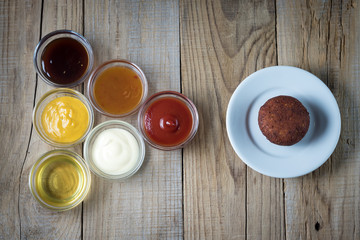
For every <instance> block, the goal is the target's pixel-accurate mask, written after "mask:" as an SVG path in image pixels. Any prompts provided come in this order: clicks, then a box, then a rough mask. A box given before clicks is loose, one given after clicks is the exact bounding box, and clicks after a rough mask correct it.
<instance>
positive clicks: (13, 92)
mask: <svg viewBox="0 0 360 240" xmlns="http://www.w3.org/2000/svg"><path fill="white" fill-rule="evenodd" d="M40 11H41V2H39V1H26V2H24V1H1V2H0V16H1V18H0V39H1V41H0V55H1V57H0V137H1V145H0V166H1V167H0V226H1V227H0V239H12V238H20V230H21V225H20V212H19V210H20V208H19V204H20V203H19V201H18V199H19V197H20V179H21V178H23V177H24V176H23V175H22V174H21V170H22V167H23V162H24V160H25V158H26V155H27V146H28V143H29V138H30V133H31V120H30V119H31V112H32V106H33V101H34V92H33V90H34V88H35V71H34V68H33V65H32V54H33V46H34V45H35V44H36V43H37V41H38V38H39V30H40V17H39V16H40ZM19 16H21V17H19ZM29 89H31V90H32V91H31V90H30V91H29Z"/></svg>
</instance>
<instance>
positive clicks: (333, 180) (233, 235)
mask: <svg viewBox="0 0 360 240" xmlns="http://www.w3.org/2000/svg"><path fill="white" fill-rule="evenodd" d="M56 29H72V30H74V31H76V32H79V33H81V34H83V35H84V36H85V37H86V38H87V39H88V40H89V42H90V43H91V45H92V47H93V50H94V54H95V66H97V65H99V64H100V63H102V62H104V61H106V60H110V59H116V58H124V59H128V60H130V61H132V62H135V63H136V64H138V65H139V66H140V67H141V68H142V69H143V71H144V72H145V74H146V76H147V78H148V81H149V94H153V93H155V92H158V91H161V90H175V91H180V92H182V93H184V94H185V95H187V96H188V97H189V98H190V99H192V100H193V102H194V103H195V104H196V106H197V107H198V111H199V115H200V125H199V130H198V133H197V135H196V137H195V138H194V140H193V141H192V143H191V144H190V145H189V146H187V147H185V148H184V149H183V150H176V151H171V152H163V151H159V150H155V149H153V148H151V147H149V146H147V149H146V159H145V163H144V164H143V166H142V168H141V169H140V171H139V172H138V173H137V174H136V175H135V176H133V177H132V178H130V179H128V180H126V181H125V182H108V181H105V180H103V179H100V178H98V177H96V176H94V175H92V186H91V191H90V193H89V195H88V197H87V198H86V200H85V201H84V202H83V203H82V204H81V205H80V206H78V207H76V208H74V209H72V210H70V211H66V212H52V211H50V210H47V209H45V208H43V207H41V206H40V205H39V204H38V203H37V202H35V200H34V198H33V197H32V196H31V194H30V191H29V187H28V175H29V171H30V168H31V166H32V165H33V164H34V162H35V161H36V159H37V158H38V157H39V156H40V155H41V154H43V153H45V152H46V151H48V150H51V149H53V148H52V147H50V146H48V145H47V144H45V143H44V142H42V141H41V140H40V138H39V137H38V135H37V134H36V132H35V130H34V128H33V126H32V122H31V115H32V109H33V106H34V104H35V102H36V101H37V100H38V99H39V98H40V97H41V96H42V95H43V94H44V93H45V92H46V91H48V90H50V89H52V87H50V86H48V85H46V84H45V83H44V82H43V81H42V80H41V79H40V78H39V77H38V76H37V75H36V74H35V70H34V66H33V60H32V57H33V51H34V48H35V46H36V44H37V43H38V42H39V40H40V38H41V37H42V36H44V35H46V34H47V33H49V32H51V31H53V30H56ZM0 37H1V41H0V54H1V64H0V137H1V145H0V173H1V174H0V194H1V195H0V196H1V198H0V239H17V238H22V239H182V238H185V239H332V238H333V239H360V148H359V146H360V145H359V142H360V137H359V130H360V123H359V122H360V121H359V119H360V107H359V103H360V94H359V89H360V3H359V1H356V0H355V1H347V0H344V1H320V0H319V1H314V0H309V1H287V0H276V1H250V0H249V1H220V0H214V1H205V0H199V1H197V0H196V1H193V0H180V1H176V0H169V1H166V0H163V1H160V0H159V1H137V0H134V1H132V0H126V1H92V0H84V1H82V0H68V1H64V0H59V1H45V0H44V1H40V0H26V1H22V0H15V1H12V0H5V1H0ZM273 65H291V66H297V67H300V68H303V69H305V70H308V71H310V72H312V73H313V74H315V75H316V76H318V77H319V78H320V79H322V80H323V81H324V83H326V85H327V86H328V87H329V88H330V90H331V91H332V93H333V94H334V96H335V98H336V100H337V102H338V105H339V108H340V111H341V119H342V131H341V136H340V140H339V143H338V145H337V147H336V149H335V151H334V153H333V154H332V156H331V157H330V159H329V160H328V161H327V162H326V163H325V164H324V165H323V166H321V167H320V168H319V169H317V170H316V171H314V172H312V173H310V174H307V175H306V176H303V177H298V178H294V179H276V178H270V177H267V176H263V175H261V174H259V173H257V172H255V171H253V170H252V169H251V168H249V167H247V166H246V165H245V164H244V163H243V162H242V161H241V159H239V157H237V155H236V154H235V152H234V151H233V149H232V147H231V145H230V142H229V140H228V137H227V133H226V125H225V113H226V109H227V105H228V102H229V99H230V97H231V94H232V93H233V91H234V90H235V88H236V87H237V86H238V84H239V83H240V82H241V81H242V80H243V79H244V78H245V77H247V76H248V75H250V74H251V73H253V72H254V71H256V70H259V69H262V68H264V67H267V66H273ZM85 87H86V83H85V84H84V85H81V86H78V87H76V88H75V89H77V90H79V91H82V92H84V88H85ZM95 118H96V122H95V124H98V123H100V122H103V121H106V120H108V119H109V118H107V117H104V116H101V115H100V114H99V113H96V117H95ZM124 120H126V121H129V122H130V123H132V124H134V125H137V124H136V116H131V117H127V118H125V119H124ZM71 150H73V151H76V152H78V153H81V152H82V146H81V145H79V146H76V147H75V148H71Z"/></svg>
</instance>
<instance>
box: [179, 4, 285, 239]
mask: <svg viewBox="0 0 360 240" xmlns="http://www.w3.org/2000/svg"><path fill="white" fill-rule="evenodd" d="M274 8H275V6H274V4H273V2H272V1H263V2H261V1H255V2H253V1H231V2H226V1H182V2H181V15H180V18H181V73H182V84H183V92H184V93H185V95H188V96H189V97H190V98H191V99H193V100H194V103H195V105H197V107H198V111H199V114H200V125H199V131H198V134H197V136H196V137H195V139H194V141H193V143H192V144H191V145H190V146H189V147H187V148H185V149H184V156H183V168H184V169H183V171H184V234H185V238H186V239H261V238H272V239H283V238H284V237H285V229H284V218H283V215H284V214H283V194H282V181H281V180H279V179H273V178H269V177H265V176H262V175H261V174H259V173H256V172H254V171H253V170H252V169H248V168H247V167H246V165H245V164H244V163H243V162H242V161H241V160H240V159H239V158H238V157H237V156H236V154H235V153H234V151H233V149H232V148H231V145H230V142H229V141H228V137H227V133H226V124H225V121H226V119H225V118H226V108H227V104H228V102H229V99H230V97H231V94H232V93H233V91H234V90H235V88H236V87H237V86H238V84H239V83H240V82H241V81H242V80H243V79H244V78H245V77H247V76H248V75H249V74H251V73H252V72H254V71H256V70H258V69H261V68H263V67H267V66H271V65H275V64H276V44H275V43H276V40H275V9H274Z"/></svg>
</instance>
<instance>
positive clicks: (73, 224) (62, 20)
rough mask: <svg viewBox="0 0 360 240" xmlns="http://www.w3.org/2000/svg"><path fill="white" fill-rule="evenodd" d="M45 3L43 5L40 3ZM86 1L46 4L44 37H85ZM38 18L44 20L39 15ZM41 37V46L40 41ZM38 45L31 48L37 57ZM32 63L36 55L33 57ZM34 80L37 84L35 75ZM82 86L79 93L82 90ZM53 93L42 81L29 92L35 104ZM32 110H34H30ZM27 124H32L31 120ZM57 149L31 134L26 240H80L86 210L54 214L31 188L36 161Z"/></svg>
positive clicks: (24, 188) (23, 201)
mask: <svg viewBox="0 0 360 240" xmlns="http://www.w3.org/2000/svg"><path fill="white" fill-rule="evenodd" d="M39 2H41V1H39ZM82 9H83V8H82V1H81V0H78V1H71V0H68V1H44V3H43V8H42V21H41V23H40V22H39V26H40V24H41V26H42V32H41V37H43V36H45V35H46V34H48V33H50V32H52V31H54V30H58V29H70V30H74V31H76V32H78V33H80V34H81V33H82V29H83V26H82V23H83V10H82ZM37 17H38V18H40V17H41V14H40V13H39V14H38V16H37ZM39 36H40V35H37V38H38V39H37V42H38V41H39ZM37 42H35V43H33V44H32V46H31V52H32V53H33V51H34V49H35V46H36V44H37ZM29 58H30V59H32V55H30V56H29ZM28 67H31V68H32V69H34V67H33V63H32V62H29V64H28ZM33 80H35V75H34V78H33ZM81 88H82V87H81V86H78V87H76V88H75V89H76V90H81ZM51 89H53V88H52V87H50V86H48V85H47V84H45V83H44V82H43V81H42V80H41V79H40V78H39V77H38V78H37V85H36V87H34V88H28V89H27V91H28V92H30V93H32V94H34V93H35V94H36V95H35V101H38V99H39V98H40V97H41V96H42V95H43V94H44V93H45V92H47V91H49V90H51ZM29 110H30V111H31V110H32V106H31V107H29ZM24 122H29V123H30V122H31V116H29V118H28V119H26V120H24ZM51 149H54V148H53V147H50V146H49V145H47V144H46V143H44V142H43V141H42V140H41V139H40V138H39V136H38V135H37V133H36V131H35V130H33V131H32V134H31V139H30V144H29V149H28V153H27V156H26V159H25V163H24V167H23V170H22V173H21V176H22V177H21V185H20V200H19V202H20V203H19V204H20V216H21V238H25V239H80V238H81V232H82V222H81V217H82V209H81V205H80V207H77V208H74V209H72V210H70V211H66V212H53V211H51V210H48V209H45V208H43V207H42V206H41V205H40V204H39V203H38V202H36V201H35V199H34V198H33V197H32V196H31V193H30V190H29V187H28V177H29V173H30V169H31V167H32V165H33V164H34V163H35V161H36V160H37V159H38V158H39V157H40V156H41V155H42V154H44V153H45V152H47V151H49V150H51ZM69 150H73V151H76V152H78V153H81V145H79V146H76V147H73V148H70V149H69Z"/></svg>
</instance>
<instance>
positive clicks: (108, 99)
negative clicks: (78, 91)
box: [94, 66, 143, 115]
mask: <svg viewBox="0 0 360 240" xmlns="http://www.w3.org/2000/svg"><path fill="white" fill-rule="evenodd" d="M142 94H143V86H142V82H141V80H140V78H139V76H138V75H137V74H136V73H135V72H134V71H133V70H131V69H129V68H127V67H120V66H115V67H110V68H108V69H105V70H104V71H103V72H101V73H100V74H99V76H98V77H97V79H96V82H95V85H94V96H95V100H96V102H97V104H98V105H99V106H100V107H101V108H102V109H103V110H104V111H105V112H107V113H110V114H114V115H121V114H126V113H128V112H130V111H132V110H133V109H134V108H136V107H137V106H138V105H139V103H140V101H141V97H142Z"/></svg>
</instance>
